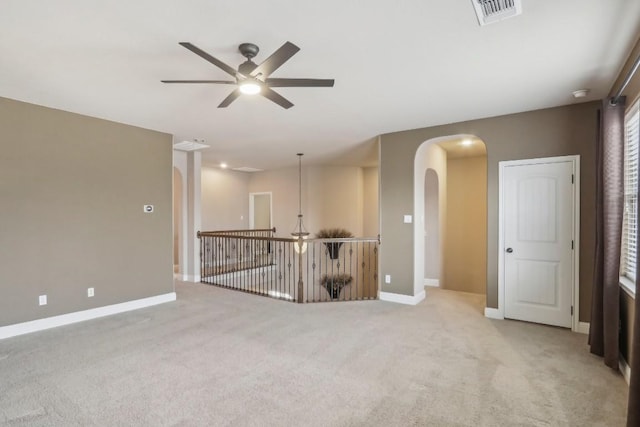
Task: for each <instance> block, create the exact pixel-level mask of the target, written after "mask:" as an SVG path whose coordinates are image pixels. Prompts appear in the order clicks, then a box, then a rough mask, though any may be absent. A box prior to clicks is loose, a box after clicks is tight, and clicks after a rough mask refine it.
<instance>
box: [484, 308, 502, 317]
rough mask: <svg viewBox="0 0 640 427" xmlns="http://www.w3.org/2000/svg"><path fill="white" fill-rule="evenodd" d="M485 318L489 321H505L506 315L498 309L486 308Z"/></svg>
mask: <svg viewBox="0 0 640 427" xmlns="http://www.w3.org/2000/svg"><path fill="white" fill-rule="evenodd" d="M484 317H488V318H489V319H497V320H504V315H503V314H502V313H501V312H500V310H498V309H497V308H491V307H485V308H484Z"/></svg>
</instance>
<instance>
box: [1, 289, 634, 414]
mask: <svg viewBox="0 0 640 427" xmlns="http://www.w3.org/2000/svg"><path fill="white" fill-rule="evenodd" d="M176 291H177V293H178V301H177V302H174V303H168V304H164V305H160V306H156V307H151V308H148V309H143V310H138V311H135V312H130V313H126V314H121V315H115V316H110V317H107V318H103V319H97V320H93V321H88V322H84V323H79V324H76V325H71V326H66V327H61V328H57V329H52V330H48V331H43V332H39V333H34V334H30V335H24V336H21V337H15V338H11V339H7V340H3V341H0V425H8V426H23V425H29V426H58V425H59V426H73V425H78V426H135V425H144V426H192V425H202V426H377V425H379V426H564V425H570V426H598V425H600V426H621V425H624V417H625V412H626V402H627V385H626V383H625V382H624V380H623V378H622V377H621V376H620V375H617V374H614V373H613V372H612V371H611V370H610V369H608V368H606V367H605V366H604V365H603V363H602V362H601V360H600V359H598V358H596V357H594V356H592V355H590V354H589V352H588V350H587V346H586V339H587V338H586V336H585V335H579V334H574V333H571V332H570V331H568V330H563V329H558V328H553V327H547V326H540V325H534V324H527V323H522V322H515V321H496V320H489V319H486V318H485V317H483V315H482V310H483V306H484V298H483V297H482V296H477V295H470V294H462V293H456V292H451V291H443V290H437V289H428V290H427V292H428V293H427V299H426V300H425V301H423V302H422V303H420V304H419V305H417V306H414V307H412V306H405V305H399V304H393V303H388V302H381V301H373V302H371V301H367V302H342V303H323V304H306V305H299V304H293V303H289V302H283V301H277V300H271V299H269V298H263V297H258V296H253V295H248V294H243V293H240V292H234V291H228V290H224V289H219V288H216V287H211V286H207V285H203V284H192V283H181V282H178V283H176Z"/></svg>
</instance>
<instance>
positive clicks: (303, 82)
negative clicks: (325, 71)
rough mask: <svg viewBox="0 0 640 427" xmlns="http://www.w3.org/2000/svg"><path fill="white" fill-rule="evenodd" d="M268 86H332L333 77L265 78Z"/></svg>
mask: <svg viewBox="0 0 640 427" xmlns="http://www.w3.org/2000/svg"><path fill="white" fill-rule="evenodd" d="M265 83H266V84H268V85H269V86H270V87H333V83H334V80H333V79H267V80H266V81H265Z"/></svg>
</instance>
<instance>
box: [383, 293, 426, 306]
mask: <svg viewBox="0 0 640 427" xmlns="http://www.w3.org/2000/svg"><path fill="white" fill-rule="evenodd" d="M425 296H426V294H425V292H424V291H422V292H418V294H416V295H413V296H411V295H403V294H392V293H391V292H380V300H381V301H389V302H397V303H399V304H408V305H416V304H418V303H419V302H420V301H422V300H423V299H424V298H425Z"/></svg>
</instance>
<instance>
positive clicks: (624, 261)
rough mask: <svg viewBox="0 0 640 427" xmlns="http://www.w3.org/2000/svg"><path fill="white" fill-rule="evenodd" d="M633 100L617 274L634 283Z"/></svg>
mask: <svg viewBox="0 0 640 427" xmlns="http://www.w3.org/2000/svg"><path fill="white" fill-rule="evenodd" d="M639 105H640V103H639V102H636V103H635V104H634V106H633V107H632V108H631V110H630V111H629V112H628V113H627V115H626V116H625V132H624V138H625V141H624V142H625V144H624V216H623V219H622V242H621V243H622V245H621V254H620V255H621V257H620V275H621V276H624V277H627V278H628V279H630V280H632V281H634V282H635V279H636V262H637V259H638V250H637V241H638V223H637V211H638V145H639V142H640V140H639V138H640V131H639V127H640V110H639Z"/></svg>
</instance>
